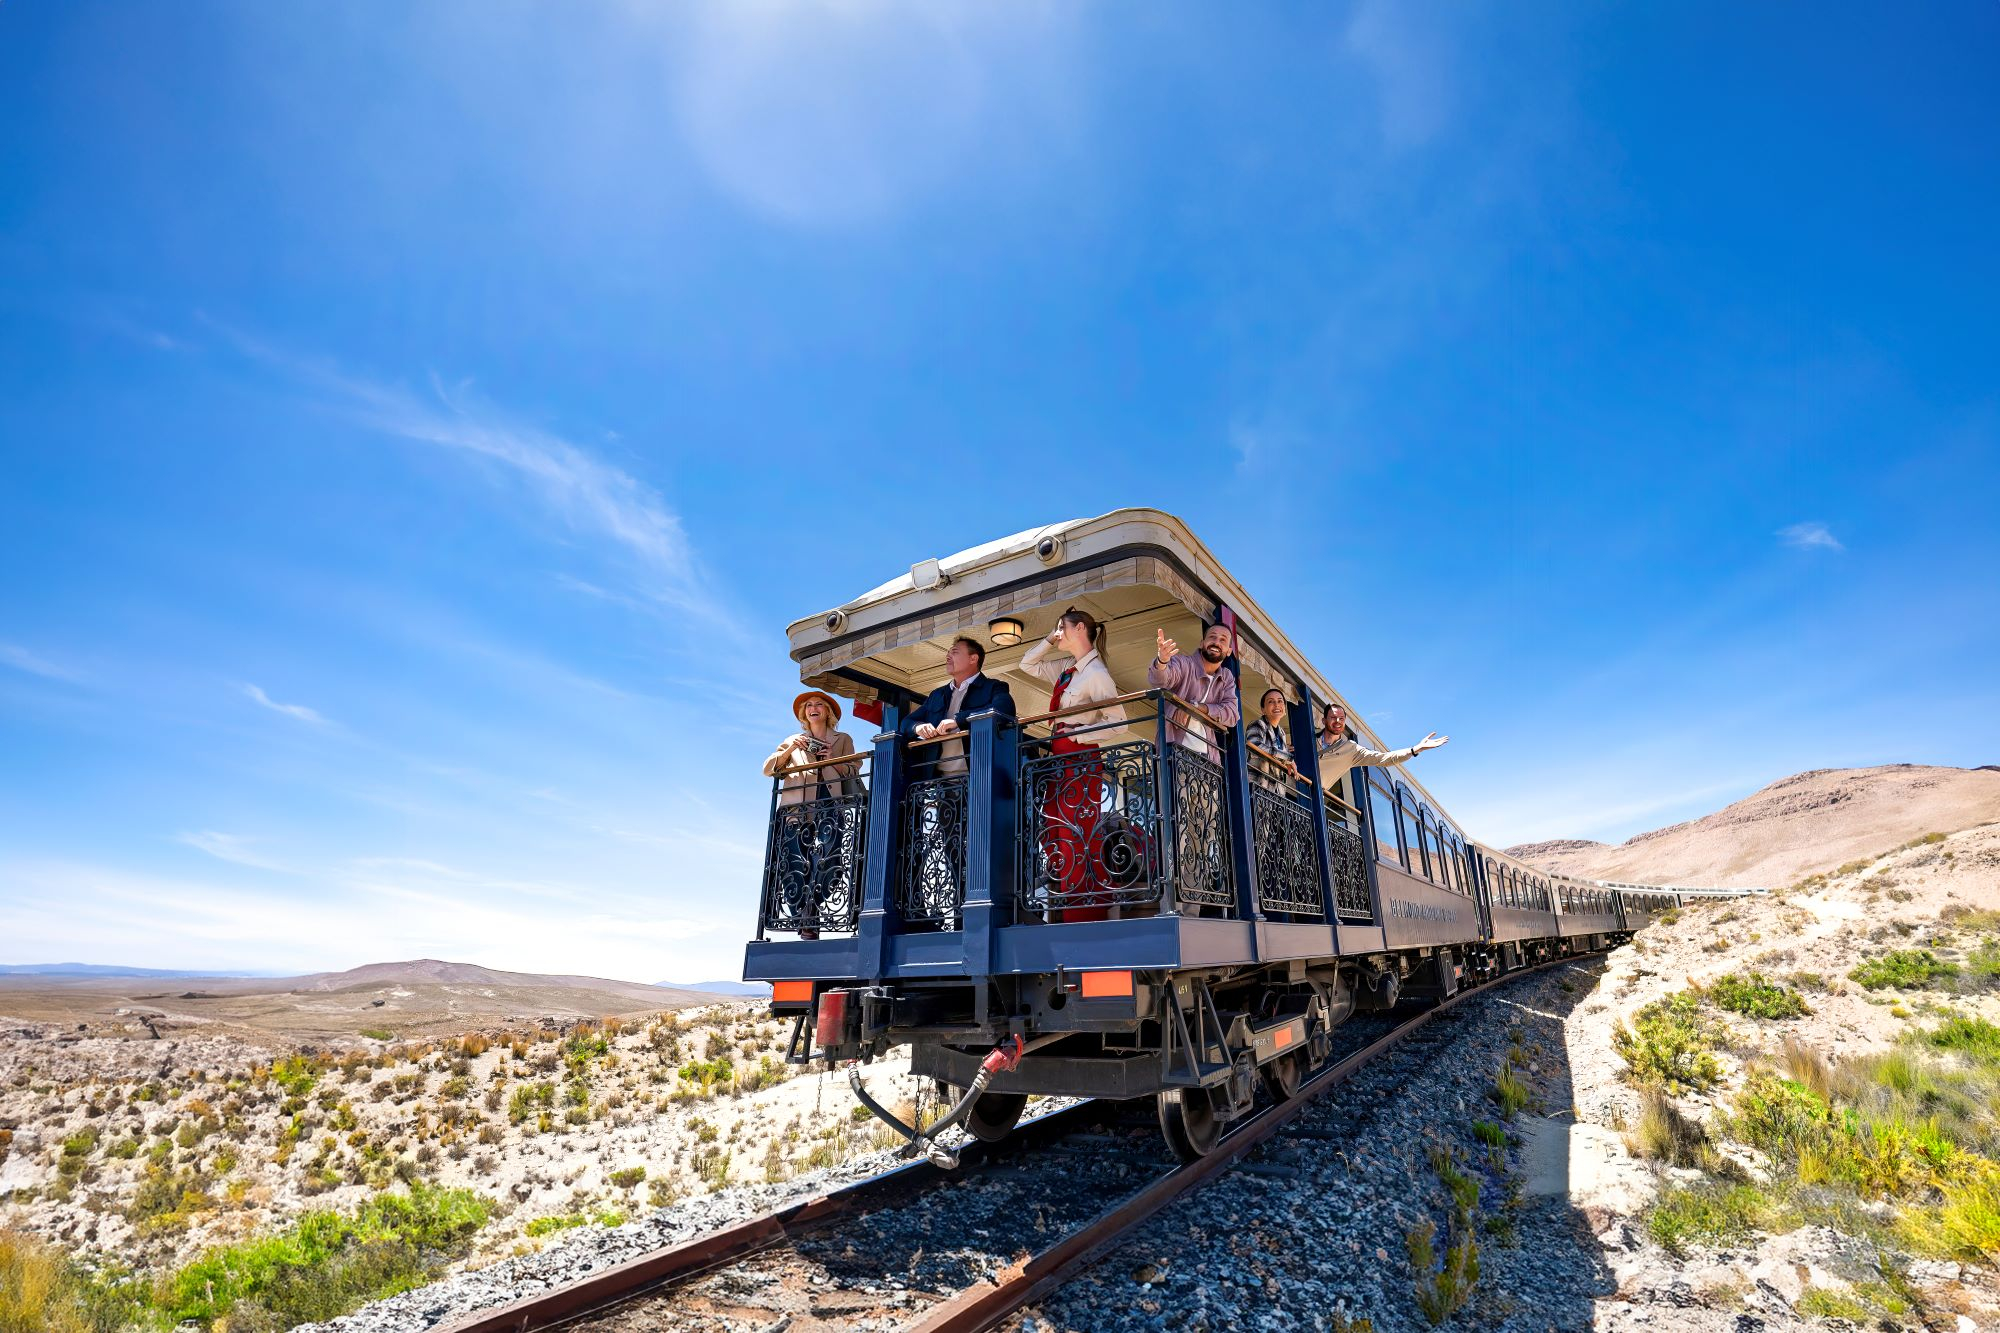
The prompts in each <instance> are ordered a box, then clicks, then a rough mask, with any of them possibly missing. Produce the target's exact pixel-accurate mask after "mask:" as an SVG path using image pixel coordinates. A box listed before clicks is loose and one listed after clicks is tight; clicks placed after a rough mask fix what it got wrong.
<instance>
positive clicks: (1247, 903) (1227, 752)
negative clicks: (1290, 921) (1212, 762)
mask: <svg viewBox="0 0 2000 1333" xmlns="http://www.w3.org/2000/svg"><path fill="white" fill-rule="evenodd" d="M1226 623H1228V624H1229V627H1230V631H1231V636H1232V645H1231V646H1232V647H1233V646H1234V644H1233V638H1234V634H1235V631H1236V626H1235V621H1234V619H1233V618H1229V619H1228V620H1227V621H1226ZM1222 669H1223V670H1224V671H1227V672H1228V673H1229V680H1230V683H1231V684H1232V685H1234V686H1235V687H1236V725H1235V726H1233V727H1231V728H1230V729H1229V730H1228V732H1227V733H1226V734H1224V735H1222V736H1220V737H1218V738H1217V740H1218V741H1219V742H1220V744H1221V747H1222V755H1223V759H1222V790H1223V792H1224V795H1225V800H1224V804H1225V805H1226V806H1227V807H1228V810H1229V855H1230V861H1231V864H1232V865H1234V866H1235V867H1236V916H1237V919H1238V920H1241V921H1262V920H1263V919H1264V903H1263V895H1262V894H1261V893H1260V892H1259V890H1258V884H1257V844H1256V841H1255V834H1254V831H1253V830H1252V828H1251V821H1250V751H1249V750H1248V749H1247V748H1245V747H1246V745H1247V743H1248V742H1247V741H1246V739H1245V737H1244V734H1243V733H1244V731H1245V727H1244V725H1243V719H1244V718H1245V717H1246V716H1247V714H1246V713H1245V712H1244V711H1243V708H1244V705H1243V668H1242V666H1241V664H1239V663H1238V662H1237V660H1236V654H1235V653H1233V652H1232V653H1230V655H1229V656H1228V657H1227V658H1226V659H1224V661H1223V663H1222ZM1210 730H1211V731H1212V730H1214V728H1212V727H1211V728H1210ZM1252 954H1253V956H1254V955H1255V954H1256V948H1255V945H1254V944H1253V945H1252Z"/></svg>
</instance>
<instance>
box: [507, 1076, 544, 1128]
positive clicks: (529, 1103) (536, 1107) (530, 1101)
mask: <svg viewBox="0 0 2000 1333" xmlns="http://www.w3.org/2000/svg"><path fill="white" fill-rule="evenodd" d="M555 1100H556V1085H555V1084H553V1083H522V1084H518V1085H517V1086H516V1087H515V1088H514V1093H513V1095H512V1096H511V1097H509V1098H508V1099H507V1119H508V1120H510V1121H512V1122H513V1123H514V1124H517V1125H518V1124H520V1123H521V1122H522V1121H523V1120H526V1119H527V1118H528V1117H529V1116H531V1115H533V1114H535V1113H536V1112H537V1111H540V1110H542V1109H544V1108H547V1107H550V1106H553V1105H555Z"/></svg>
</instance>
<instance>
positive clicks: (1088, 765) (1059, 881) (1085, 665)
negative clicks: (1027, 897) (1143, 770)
mask: <svg viewBox="0 0 2000 1333" xmlns="http://www.w3.org/2000/svg"><path fill="white" fill-rule="evenodd" d="M1103 635H1104V626H1103V625H1101V624H1099V623H1098V621H1097V619H1096V617H1094V616H1092V615H1091V614H1090V613H1089V612H1087V611H1079V610H1077V609H1076V608H1075V607H1071V608H1070V609H1069V610H1067V611H1065V612H1063V613H1062V615H1061V616H1060V617H1059V618H1058V619H1057V620H1056V627H1055V628H1054V629H1052V630H1050V631H1049V636H1048V637H1047V638H1046V639H1043V640H1042V641H1041V642H1040V643H1037V644H1036V645H1035V646H1034V647H1032V648H1030V649H1029V650H1028V651H1027V653H1026V654H1025V655H1024V656H1023V657H1022V658H1021V668H1022V670H1024V671H1027V672H1028V673H1030V674H1031V675H1034V676H1038V677H1040V678H1041V679H1043V680H1046V681H1048V682H1049V683H1050V684H1052V685H1054V686H1055V690H1054V691H1053V692H1052V693H1051V694H1050V695H1049V711H1050V712H1055V711H1056V710H1057V709H1059V708H1073V707H1075V706H1076V705H1078V704H1089V703H1098V702H1100V701H1102V700H1107V699H1115V698H1117V697H1118V684H1117V682H1116V681H1114V680H1112V679H1111V670H1110V668H1108V667H1106V666H1105V665H1104V659H1103V658H1102V657H1100V656H1098V652H1097V646H1098V641H1099V640H1100V639H1101V638H1102V637H1103ZM1123 721H1125V709H1124V708H1123V707H1122V706H1120V705H1118V704H1110V705H1108V706H1107V707H1104V708H1097V709H1091V710H1088V711H1085V712H1080V713H1072V714H1070V715H1069V716H1068V717H1063V718H1058V719H1057V720H1056V722H1055V723H1054V728H1055V739H1054V740H1053V741H1052V742H1051V744H1050V749H1051V751H1052V752H1053V753H1055V754H1065V755H1076V756H1078V758H1077V759H1076V760H1075V761H1074V762H1073V763H1069V764H1066V765H1064V766H1063V769H1062V771H1061V773H1060V775H1059V780H1058V781H1057V782H1056V783H1055V784H1054V785H1053V786H1052V787H1050V788H1049V790H1048V794H1047V795H1046V796H1044V797H1043V799H1042V819H1043V833H1042V836H1041V837H1040V838H1039V839H1037V845H1038V847H1039V849H1040V852H1041V859H1042V861H1043V863H1044V864H1045V865H1046V866H1047V867H1048V870H1049V875H1050V878H1051V880H1052V882H1051V883H1050V885H1049V892H1050V894H1051V896H1053V897H1055V898H1056V899H1057V901H1058V902H1060V901H1061V900H1062V899H1064V898H1075V897H1079V896H1082V897H1088V896H1089V895H1090V894H1091V892H1092V890H1094V889H1101V888H1103V887H1104V886H1103V877H1102V855H1103V849H1102V848H1100V847H1098V846H1097V845H1096V841H1097V838H1096V834H1097V817H1098V813H1099V810H1100V808H1101V807H1102V805H1103V802H1104V777H1103V769H1102V766H1101V765H1099V764H1098V763H1097V761H1096V760H1094V759H1091V758H1089V757H1088V756H1090V755H1092V754H1095V753H1096V751H1097V748H1098V745H1097V742H1096V741H1095V740H1078V739H1075V738H1073V737H1072V736H1071V735H1070V733H1072V732H1076V731H1080V730H1082V729H1084V728H1086V727H1094V726H1097V725H1099V724H1101V723H1118V722H1123ZM1090 734H1091V735H1098V734H1101V733H1095V732H1093V733H1090ZM1110 914H1111V913H1110V909H1109V908H1107V907H1103V906H1075V907H1059V908H1058V909H1057V911H1056V914H1055V915H1056V919H1057V920H1058V921H1102V920H1104V919H1105V918H1106V917H1108V916H1109V915H1110Z"/></svg>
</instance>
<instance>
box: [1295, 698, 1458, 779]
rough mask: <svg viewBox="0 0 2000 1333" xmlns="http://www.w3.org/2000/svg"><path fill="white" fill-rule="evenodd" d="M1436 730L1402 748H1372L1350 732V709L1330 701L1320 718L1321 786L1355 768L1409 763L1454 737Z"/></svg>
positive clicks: (1342, 776)
mask: <svg viewBox="0 0 2000 1333" xmlns="http://www.w3.org/2000/svg"><path fill="white" fill-rule="evenodd" d="M1450 739H1451V737H1449V736H1440V735H1438V734H1437V733H1436V732H1435V731H1433V732H1432V733H1431V734H1430V735H1428V736H1426V737H1424V738H1423V739H1422V740H1420V741H1418V742H1417V743H1416V744H1415V745H1411V746H1407V747H1405V748H1404V749H1401V750H1371V749H1369V748H1368V747H1367V746H1365V745H1363V744H1361V742H1359V741H1357V740H1352V739H1350V738H1349V737H1348V734H1347V710H1346V709H1345V708H1342V707H1341V706H1340V705H1339V704H1328V705H1327V706H1326V712H1325V713H1324V714H1323V715H1322V716H1321V719H1320V733H1319V782H1320V786H1321V787H1331V786H1333V784H1334V783H1336V782H1338V781H1340V780H1341V779H1342V778H1344V777H1346V776H1347V773H1348V770H1349V769H1353V768H1362V767H1368V768H1392V767H1394V766H1395V765H1397V764H1404V763H1408V762H1409V761H1410V760H1412V759H1415V758H1416V757H1417V756H1418V755H1420V754H1422V753H1423V752H1424V751H1425V750H1435V749H1437V747H1438V746H1440V745H1443V744H1444V743H1445V742H1446V741H1448V740H1450Z"/></svg>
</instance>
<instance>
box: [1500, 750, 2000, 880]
mask: <svg viewBox="0 0 2000 1333" xmlns="http://www.w3.org/2000/svg"><path fill="white" fill-rule="evenodd" d="M1996 821H2000V771H1996V770H1994V769H1990V768H1974V769H1966V768H1938V767H1933V766H1929V765H1923V764H1889V765H1884V766H1883V767H1880V768H1821V769H1814V770H1812V771H1811V772H1809V773H1799V774H1795V775H1793V776H1792V777H1789V778H1782V779H1780V780H1779V781H1777V782H1774V783H1772V784H1771V785H1770V786H1768V787H1766V788H1764V789H1763V790H1762V791H1759V792H1755V793H1753V794H1751V795H1749V796H1746V797H1744V798H1743V799H1742V800H1740V801H1737V802H1736V803H1735V804H1733V805H1728V806H1725V807H1723V808H1722V809H1720V810H1717V811H1716V812H1715V813H1714V814H1710V815H1704V816H1703V817H1702V818H1700V819H1695V820H1690V821H1688V822H1687V823H1684V824H1674V825H1671V826H1670V827H1667V828H1663V829H1654V830H1653V831H1652V832H1650V833H1641V834H1639V835H1638V836H1637V837H1634V838H1631V839H1629V840H1628V841H1626V842H1623V843H1620V844H1619V845H1617V846H1615V847H1612V846H1607V845H1605V844H1604V843H1601V842H1588V841H1583V840H1578V839H1559V840H1556V841H1551V842H1538V843H1529V844H1525V845H1523V846H1520V847H1512V848H1509V849H1508V850H1509V852H1510V853H1511V854H1513V855H1515V856H1518V857H1520V858H1521V859H1522V860H1524V861H1527V862H1529V863H1530V864H1533V865H1539V866H1541V867H1543V868H1544V869H1548V870H1559V871H1562V872H1564V873H1566V874H1571V875H1580V876H1583V877H1585V878H1589V879H1612V880H1632V881H1636V882H1639V883H1649V884H1696V885H1717V886H1733V887H1760V888H1771V887H1777V886H1781V885H1785V884H1790V883H1792V882H1793V881H1794V880H1797V879H1798V878H1800V877H1801V876H1803V875H1808V874H1812V873H1814V872H1816V871H1820V870H1824V869H1826V868H1828V867H1830V866H1836V865H1839V864H1840V863H1842V862H1843V861H1851V860H1853V859H1854V858H1856V857H1862V856H1873V855H1875V854H1876V853H1878V852H1880V851H1881V850H1882V849H1883V848H1885V847H1893V846H1896V845H1897V844H1898V843H1902V842H1906V841H1908V840H1909V839H1911V838H1915V837H1919V836H1921V835H1922V834H1925V833H1931V832H1937V831H1950V830H1954V829H1963V828H1970V827H1972V826H1973V825H1976V824H1985V823H1993V822H1996Z"/></svg>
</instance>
